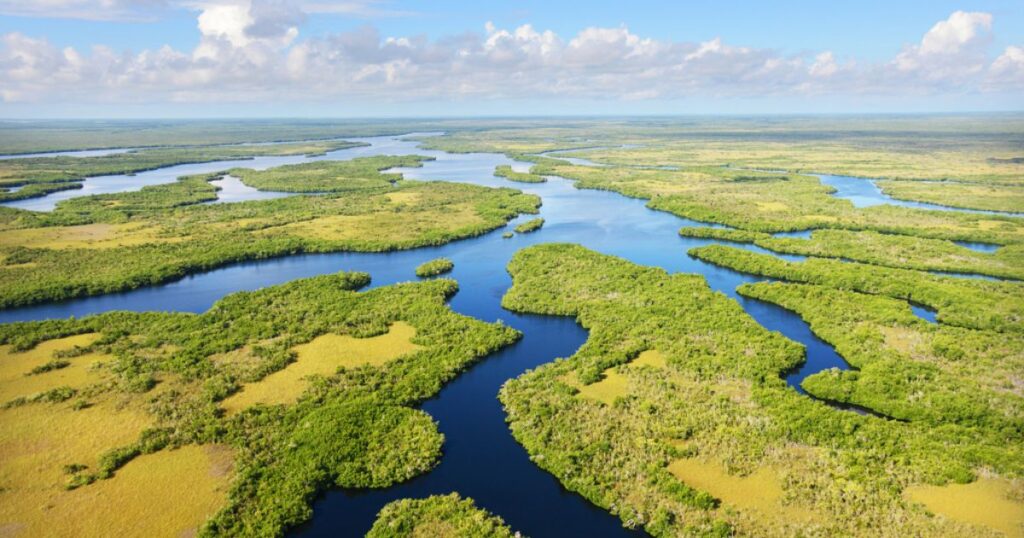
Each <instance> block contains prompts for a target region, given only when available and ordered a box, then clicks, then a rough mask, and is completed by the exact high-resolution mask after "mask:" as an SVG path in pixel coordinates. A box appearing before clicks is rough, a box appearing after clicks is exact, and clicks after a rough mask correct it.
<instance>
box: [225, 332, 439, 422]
mask: <svg viewBox="0 0 1024 538" xmlns="http://www.w3.org/2000/svg"><path fill="white" fill-rule="evenodd" d="M415 336H416V328H415V327H413V326H412V325H409V324H408V323H405V322H402V321H398V322H395V323H394V324H392V325H391V327H390V329H389V330H388V332H387V333H385V334H382V335H380V336H373V337H370V338H353V337H351V336H348V335H339V334H325V335H322V336H319V337H317V338H315V339H314V340H313V341H311V342H309V343H307V344H302V345H298V346H295V348H294V349H295V352H296V353H297V358H296V360H295V361H294V362H292V363H291V364H289V365H288V366H287V367H285V368H284V369H283V370H279V371H277V372H274V373H272V374H270V375H268V376H266V377H265V378H263V379H261V380H260V381H257V382H255V383H250V384H247V385H245V386H244V387H243V388H242V390H241V391H240V392H238V393H236V394H234V395H232V396H231V397H229V398H227V399H226V400H224V402H223V407H224V409H226V410H227V412H228V413H237V412H238V411H241V410H243V409H245V408H248V407H252V406H253V405H256V404H266V405H275V404H289V403H293V402H295V401H296V400H298V398H299V396H300V395H301V394H302V393H303V392H304V391H305V390H306V387H307V384H308V379H309V377H310V376H313V375H319V376H329V375H333V374H334V373H336V372H337V371H338V369H339V368H342V367H345V368H354V367H357V366H367V365H368V366H380V365H383V364H385V363H387V362H389V361H392V360H395V359H397V358H399V357H401V356H404V355H408V354H410V353H413V352H415V351H417V350H419V349H421V348H420V346H418V345H416V344H413V343H412V339H413V338H414V337H415Z"/></svg>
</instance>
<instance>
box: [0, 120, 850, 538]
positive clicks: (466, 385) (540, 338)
mask: <svg viewBox="0 0 1024 538" xmlns="http://www.w3.org/2000/svg"><path fill="white" fill-rule="evenodd" d="M381 140H383V141H382V142H381V143H380V146H375V147H371V148H355V149H357V150H359V151H351V150H346V151H350V155H351V156H356V155H355V154H360V153H361V154H375V153H374V152H379V153H390V154H408V153H417V154H423V155H430V156H434V157H436V158H437V160H436V161H433V162H428V163H425V166H424V167H423V168H413V169H402V170H401V171H402V172H403V173H405V174H406V177H409V178H420V179H425V180H438V179H444V180H450V181H463V182H470V183H475V184H481V185H488V186H512V187H515V188H520V189H522V190H524V191H526V192H530V193H534V194H538V195H540V196H541V197H542V199H543V202H544V205H543V207H542V208H541V216H542V217H544V219H545V220H546V222H545V225H544V227H543V228H541V229H540V230H538V231H537V232H534V233H531V234H526V235H516V236H515V237H513V238H511V239H504V238H502V237H501V233H502V232H503V231H504V229H500V230H496V231H494V232H491V233H489V234H486V235H484V236H481V237H477V238H473V239H467V240H463V241H457V242H454V243H450V244H448V245H443V246H440V247H431V248H422V249H416V250H409V251H403V252H392V253H383V254H360V253H338V254H311V255H299V256H292V257H286V258H279V259H271V260H261V261H256V262H249V263H240V264H234V265H231V266H228V267H224V268H221V269H217V270H213V271H209V272H206V273H200V274H196V275H193V276H190V277H186V278H184V279H181V280H179V281H176V282H172V283H168V284H164V285H160V286H154V287H149V288H142V289H138V290H134V291H130V292H125V293H119V294H109V295H104V296H98V297H88V298H82V299H77V300H72V301H67V302H63V303H53V304H44V305H38V306H33V307H27V308H21V309H15V310H7V311H2V312H0V321H4V322H7V321H15V320H28V319H43V318H54V317H67V316H71V315H74V316H83V315H87V314H90V313H97V312H104V311H108V310H115V309H121V310H136V311H143V310H170V311H187V312H200V311H203V310H205V309H207V308H209V306H210V305H211V304H212V303H213V302H214V301H215V300H217V299H219V298H220V297H223V296H224V295H226V294H228V293H231V292H235V291H241V290H252V289H257V288H260V287H264V286H269V285H273V284H279V283H283V282H287V281H290V280H293V279H296V278H301V277H308V276H313V275H319V274H325V273H332V272H337V271H342V270H345V271H366V272H369V273H370V274H371V275H372V278H373V283H372V286H381V285H387V284H391V283H395V282H401V281H407V280H414V279H415V277H414V270H415V267H416V266H417V265H419V264H420V263H422V262H424V261H427V260H430V259H433V258H436V257H439V256H445V257H448V258H450V259H451V260H452V261H453V262H454V263H455V268H454V270H453V271H452V273H451V274H450V275H448V276H450V277H451V278H454V279H456V280H457V281H458V282H459V287H460V290H461V291H460V292H459V293H458V294H456V295H455V296H454V297H453V298H452V299H451V302H450V304H451V307H452V308H453V309H454V310H455V311H457V312H460V313H462V314H465V315H469V316H473V317H476V318H479V319H483V320H487V321H496V320H499V319H500V320H503V321H505V322H506V323H507V324H509V325H510V326H512V327H515V328H517V329H519V330H520V331H522V332H523V333H524V338H523V339H522V340H521V341H520V342H518V343H516V344H514V345H513V346H510V347H508V348H506V349H504V350H502V351H501V352H499V353H497V354H495V355H493V356H490V357H487V358H486V359H485V360H483V361H482V362H480V363H479V364H478V365H476V366H475V367H473V368H472V369H470V370H469V371H468V372H466V373H464V374H463V375H461V376H460V377H459V378H457V379H456V380H455V381H453V382H452V383H449V384H448V385H446V386H445V387H444V388H443V389H442V390H441V392H440V393H439V394H438V395H437V397H435V398H433V399H431V400H429V401H427V402H425V403H424V404H423V409H424V410H426V411H427V412H428V413H430V414H431V415H432V416H433V417H434V418H435V419H436V420H437V421H438V423H439V428H440V429H441V431H442V432H443V433H444V434H445V446H444V456H443V458H442V459H441V462H440V464H439V465H438V467H437V468H435V469H434V470H433V471H431V472H429V473H427V474H425V475H423V476H421V477H418V478H416V479H413V480H411V481H408V482H405V483H403V484H399V485H396V486H394V487H391V488H385V489H381V490H374V491H362V492H350V491H337V490H335V491H331V492H329V493H327V494H325V495H323V496H322V497H321V498H320V499H319V500H318V501H317V502H316V504H315V507H314V517H313V519H312V521H311V522H310V523H309V524H307V525H305V526H304V527H302V528H301V529H298V530H297V531H295V533H296V534H301V535H305V536H361V535H362V534H363V533H365V531H366V530H367V529H369V528H370V525H371V524H372V522H373V520H374V518H375V515H376V513H377V511H379V510H380V508H381V507H382V506H383V505H384V504H386V503H387V502H390V501H392V500H396V499H400V498H405V497H422V496H425V495H429V494H433V493H449V492H453V491H457V492H459V493H461V494H463V495H466V496H470V497H473V498H474V499H476V501H477V502H478V503H479V504H480V505H481V506H482V507H484V508H486V509H488V510H490V511H492V512H494V513H496V514H498V515H500V516H501V517H503V518H504V519H505V520H506V521H507V522H508V523H509V524H510V525H511V526H512V527H513V528H514V529H516V530H520V531H522V532H524V533H525V534H527V535H530V536H534V537H545V536H622V535H627V534H633V533H632V532H629V531H626V530H625V529H623V528H622V527H621V525H620V522H619V520H618V519H617V518H615V517H613V516H611V515H610V514H608V513H606V512H605V511H603V510H600V509H598V508H596V507H594V506H592V505H590V504H589V503H588V502H587V501H585V500H584V499H583V498H581V497H579V496H578V495H575V494H572V493H569V492H566V491H564V490H563V489H562V488H561V486H560V485H559V484H558V482H557V481H556V480H555V479H554V478H553V477H552V476H551V475H549V474H548V473H546V472H544V471H542V470H540V469H539V468H538V467H536V466H535V465H533V464H532V463H531V462H530V461H529V458H528V457H527V455H526V452H525V451H524V450H523V448H522V447H521V446H519V445H518V444H517V443H516V442H515V441H514V439H513V438H512V437H511V435H510V433H509V431H508V428H507V426H506V424H505V422H504V419H505V414H504V412H503V410H502V409H501V407H500V404H499V403H498V401H497V393H498V389H499V388H500V386H501V385H502V383H504V382H505V381H506V380H508V379H510V378H514V377H517V376H519V375H521V374H522V373H523V372H525V371H526V370H528V369H530V368H534V367H536V366H539V365H541V364H545V363H548V362H551V361H552V360H554V359H555V358H557V357H566V356H569V355H571V354H572V353H573V352H575V350H576V349H577V348H578V347H579V346H580V344H582V343H583V341H584V340H585V339H586V333H585V331H583V329H581V328H580V327H578V326H577V325H576V324H575V323H574V322H573V321H572V320H571V319H565V318H556V317H544V316H522V315H516V314H513V313H511V312H508V311H506V310H503V309H502V308H501V306H500V300H501V297H502V295H503V294H504V293H505V291H506V290H507V289H508V287H509V286H510V285H511V279H510V277H509V275H508V273H507V271H506V269H505V268H506V266H507V264H508V262H509V260H510V259H511V257H512V255H513V254H514V253H515V252H516V251H517V250H519V249H521V248H523V247H526V246H529V245H532V244H537V243H544V242H573V243H579V244H582V245H583V246H586V247H588V248H591V249H594V250H597V251H599V252H602V253H606V254H612V255H616V256H620V257H623V258H626V259H629V260H630V261H632V262H634V263H638V264H643V265H652V266H658V267H662V268H664V269H665V270H667V271H669V272H673V273H675V272H685V273H699V274H701V275H703V276H704V277H705V278H706V280H707V282H708V285H709V286H710V287H711V288H712V289H714V290H717V291H719V292H722V293H724V294H726V295H728V296H729V297H732V298H734V299H736V300H738V301H739V302H740V304H741V305H742V306H743V308H744V309H745V310H746V311H747V312H748V313H749V314H750V315H751V316H752V317H753V318H754V319H755V320H757V321H758V322H759V323H761V324H762V325H764V326H765V327H767V328H768V329H770V330H776V331H780V332H781V333H782V334H784V335H785V336H787V337H789V338H791V339H793V340H795V341H797V342H800V343H802V344H804V345H805V346H806V349H807V359H808V360H807V362H806V363H805V364H803V365H802V366H801V367H799V368H798V369H797V370H796V371H794V372H791V373H788V374H787V375H786V376H785V378H786V380H787V382H789V383H790V384H791V385H792V386H793V387H794V388H795V389H796V390H797V391H799V392H801V393H802V392H803V391H802V389H801V388H800V386H799V383H800V381H801V380H802V379H803V378H805V377H806V376H808V375H810V374H813V373H815V372H818V371H821V370H823V369H825V368H831V367H836V368H848V366H847V365H846V363H845V362H844V361H843V360H842V358H841V357H839V356H838V355H837V354H836V353H835V351H834V350H833V349H832V348H831V347H830V346H828V345H827V344H825V343H824V342H822V341H821V340H820V339H818V338H817V337H816V336H814V334H812V333H811V331H810V329H809V328H808V326H807V324H806V323H804V322H803V321H802V320H801V319H800V318H799V317H798V316H796V315H794V314H793V313H792V312H789V311H786V310H785V309H782V308H780V307H777V306H774V305H771V304H767V303H762V302H759V301H755V300H748V299H743V298H741V297H738V296H737V294H736V291H735V290H736V287H737V286H739V285H740V284H743V283H746V282H755V281H758V280H759V279H758V278H757V277H754V276H750V275H743V274H740V273H737V272H734V271H731V270H728V269H724V268H721V267H716V266H714V265H710V264H707V263H704V262H701V261H699V260H696V259H693V258H690V257H689V256H687V255H686V254H685V253H686V251H687V250H688V249H690V248H693V247H696V246H702V245H707V244H709V243H710V241H708V240H704V239H691V238H683V237H680V236H679V234H678V229H679V228H680V227H682V226H704V224H702V223H698V222H694V221H689V220H686V219H681V218H678V217H675V216H673V215H670V214H667V213H661V212H657V211H652V210H649V209H647V208H646V207H645V206H644V201H642V200H637V199H632V198H626V197H623V196H621V195H618V194H615V193H611V192H606V191H595V190H578V189H576V188H574V186H573V184H572V183H571V182H569V181H567V180H564V179H561V178H556V177H552V178H549V181H548V182H547V183H541V184H518V183H511V182H507V181H505V180H503V179H500V178H496V177H494V176H493V175H492V173H493V171H494V167H495V166H497V165H500V164H516V165H517V166H518V167H520V168H521V167H522V166H523V165H522V164H521V163H513V162H512V161H510V160H508V159H507V158H506V157H504V156H502V155H493V154H446V153H441V152H434V151H424V150H417V149H416V148H415V144H414V143H412V142H408V141H397V140H394V139H381ZM379 153H376V154H379ZM250 162H251V161H250ZM222 166H223V165H222ZM212 169H214V170H219V169H221V167H216V166H215V167H212ZM529 218H533V216H532V215H526V216H522V217H520V218H519V219H517V220H516V221H515V222H513V223H511V224H510V225H509V226H514V225H515V223H516V222H519V221H522V220H526V219H529ZM737 246H739V247H740V248H748V249H751V250H755V251H758V252H765V251H763V250H762V249H759V248H758V247H755V246H752V245H742V244H740V245H737ZM788 259H793V260H799V259H802V258H800V257H797V256H791V257H788Z"/></svg>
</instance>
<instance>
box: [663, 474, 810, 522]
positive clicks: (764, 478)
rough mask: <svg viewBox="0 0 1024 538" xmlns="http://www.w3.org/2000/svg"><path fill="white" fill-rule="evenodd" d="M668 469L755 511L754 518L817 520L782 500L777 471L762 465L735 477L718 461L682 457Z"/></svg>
mask: <svg viewBox="0 0 1024 538" xmlns="http://www.w3.org/2000/svg"><path fill="white" fill-rule="evenodd" d="M668 470H669V472H671V473H672V474H673V475H674V476H675V477H676V478H678V479H680V480H682V481H683V482H685V483H686V484H687V485H688V486H691V487H693V488H696V489H699V490H701V491H706V492H708V493H710V494H711V495H713V496H714V497H716V498H718V499H721V500H722V502H723V503H725V504H726V505H729V506H731V507H734V508H736V509H739V510H740V511H751V512H754V513H755V514H756V517H757V518H763V519H772V520H777V521H784V522H813V521H814V520H816V519H818V516H817V514H815V513H814V512H813V511H811V510H810V509H807V508H804V507H801V506H795V505H792V504H784V503H783V498H784V492H783V489H782V485H781V481H780V479H779V473H778V471H777V470H775V469H772V468H770V467H761V468H759V469H757V470H756V471H754V472H753V473H751V474H750V475H747V476H736V475H731V474H729V473H728V471H726V470H725V468H724V467H722V466H721V465H719V464H718V463H715V462H712V461H708V460H704V459H700V458H683V459H678V460H675V461H673V462H672V463H670V464H669V466H668Z"/></svg>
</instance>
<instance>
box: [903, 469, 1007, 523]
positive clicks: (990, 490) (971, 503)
mask: <svg viewBox="0 0 1024 538" xmlns="http://www.w3.org/2000/svg"><path fill="white" fill-rule="evenodd" d="M905 494H906V496H907V498H908V499H910V500H911V501H913V502H916V503H921V504H923V505H924V506H925V507H927V508H928V510H929V511H931V512H934V513H935V514H938V515H940V516H943V517H947V518H949V519H952V520H954V521H959V522H962V523H967V524H970V525H978V526H981V527H987V528H990V529H995V530H998V531H1000V532H1002V533H1004V534H1006V535H1007V536H1011V537H1021V536H1024V501H1022V499H1021V494H1022V487H1021V485H1020V484H1018V485H1017V487H1016V488H1014V487H1013V485H1012V484H1011V483H1010V482H1008V481H1006V480H1000V479H995V478H981V479H978V480H976V481H974V482H971V483H970V484H948V485H945V486H930V485H921V486H911V487H909V488H907V489H906V491H905Z"/></svg>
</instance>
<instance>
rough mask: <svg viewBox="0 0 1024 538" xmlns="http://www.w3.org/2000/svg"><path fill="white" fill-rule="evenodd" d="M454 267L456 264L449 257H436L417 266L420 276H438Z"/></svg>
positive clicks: (417, 273) (417, 274)
mask: <svg viewBox="0 0 1024 538" xmlns="http://www.w3.org/2000/svg"><path fill="white" fill-rule="evenodd" d="M454 267H455V264H454V263H452V261H451V260H449V259H448V258H435V259H433V260H430V261H429V262H424V263H421V264H420V265H419V266H418V267H416V276H418V277H420V278H426V277H429V276H437V275H440V274H444V273H447V272H448V271H451V270H452V269H453V268H454Z"/></svg>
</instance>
